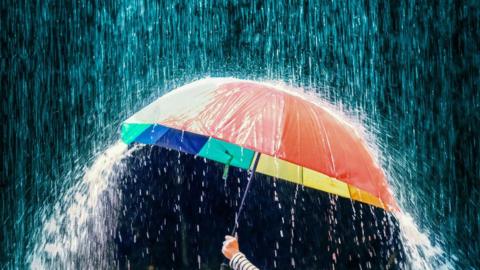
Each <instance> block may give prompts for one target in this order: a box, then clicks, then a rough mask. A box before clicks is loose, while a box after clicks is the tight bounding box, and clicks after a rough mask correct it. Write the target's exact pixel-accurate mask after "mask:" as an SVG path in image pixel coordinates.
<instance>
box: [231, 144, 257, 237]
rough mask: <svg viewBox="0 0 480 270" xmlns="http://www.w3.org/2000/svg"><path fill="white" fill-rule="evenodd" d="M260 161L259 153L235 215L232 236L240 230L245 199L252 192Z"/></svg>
mask: <svg viewBox="0 0 480 270" xmlns="http://www.w3.org/2000/svg"><path fill="white" fill-rule="evenodd" d="M259 160H260V153H257V155H256V157H255V162H254V163H253V167H252V169H251V170H250V175H249V176H248V182H247V187H246V188H245V191H244V192H243V197H242V202H241V203H240V206H239V207H238V211H237V213H236V214H235V224H234V225H233V229H232V233H231V235H232V236H234V235H235V232H236V231H237V229H238V219H239V218H240V214H241V213H242V210H243V205H244V204H245V198H246V197H247V194H248V191H249V190H250V185H251V184H252V180H253V176H254V175H255V170H256V169H257V165H258V161H259Z"/></svg>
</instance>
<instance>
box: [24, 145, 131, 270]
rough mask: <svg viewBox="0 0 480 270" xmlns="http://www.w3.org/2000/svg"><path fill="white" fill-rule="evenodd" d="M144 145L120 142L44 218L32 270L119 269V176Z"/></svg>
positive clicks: (34, 251) (30, 259)
mask: <svg viewBox="0 0 480 270" xmlns="http://www.w3.org/2000/svg"><path fill="white" fill-rule="evenodd" d="M136 149H138V146H135V147H132V148H130V149H128V148H127V145H126V144H124V143H123V142H120V141H119V142H117V143H115V144H114V145H112V146H110V147H109V148H108V149H107V150H106V151H105V152H103V153H102V154H100V155H99V156H98V157H97V158H96V160H95V161H94V163H93V164H92V166H91V167H90V168H88V169H86V170H85V171H84V175H83V177H82V178H81V180H80V181H79V182H78V183H76V184H75V185H74V186H72V187H71V188H70V189H69V190H68V191H67V192H65V193H64V194H63V195H62V197H61V199H60V200H59V202H58V203H57V204H56V205H55V206H54V208H53V213H52V214H51V215H49V216H48V215H46V214H43V217H42V219H43V227H42V228H41V229H40V231H39V232H37V233H36V237H33V239H35V243H34V248H33V251H32V254H30V255H29V256H28V261H29V262H30V268H31V269H52V267H53V268H55V269H74V268H79V267H80V268H83V269H94V268H97V269H107V268H112V267H114V266H115V255H114V252H115V248H114V246H113V245H112V241H113V239H114V236H115V231H114V228H115V224H116V223H115V222H116V220H117V215H118V211H117V210H118V209H119V200H120V198H119V193H118V192H117V191H118V190H117V184H118V183H117V182H116V181H114V180H115V179H114V177H115V175H117V174H118V173H119V172H121V171H122V170H124V169H125V167H124V166H123V164H122V160H123V159H124V158H126V157H128V156H129V155H130V154H131V153H132V152H133V151H135V150H136Z"/></svg>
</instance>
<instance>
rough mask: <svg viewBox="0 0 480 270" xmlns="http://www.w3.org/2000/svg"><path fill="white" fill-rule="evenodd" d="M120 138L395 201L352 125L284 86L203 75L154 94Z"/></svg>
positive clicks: (389, 203)
mask: <svg viewBox="0 0 480 270" xmlns="http://www.w3.org/2000/svg"><path fill="white" fill-rule="evenodd" d="M122 139H123V141H124V142H125V143H127V144H130V143H143V144H155V145H159V146H162V147H165V148H169V149H174V150H178V151H182V152H185V153H190V154H192V155H197V156H200V157H204V158H207V159H211V160H214V161H217V162H220V163H223V164H226V168H227V169H228V167H229V166H235V167H239V168H243V169H251V168H252V167H253V163H254V160H255V157H256V156H257V155H260V156H259V162H258V166H257V167H256V169H255V172H257V173H262V174H266V175H269V176H273V177H276V178H278V179H282V180H285V181H289V182H293V183H295V184H300V185H304V186H306V187H308V188H313V189H317V190H321V191H324V192H328V193H332V194H336V195H338V196H341V197H345V198H350V199H352V200H354V201H359V202H362V203H366V204H369V205H373V206H376V207H380V208H383V209H385V210H395V209H398V207H397V205H396V202H395V200H394V199H393V197H392V195H391V193H390V191H389V189H388V185H387V181H386V177H385V174H384V173H383V171H382V170H381V168H380V167H379V166H378V165H377V163H376V162H375V160H374V158H373V157H372V155H371V153H370V151H369V149H368V147H367V145H366V143H365V141H364V140H363V139H362V137H361V136H360V135H359V132H358V131H357V130H356V128H355V127H354V126H352V125H350V124H349V123H347V122H346V121H344V120H343V119H342V118H341V117H339V116H337V115H336V114H335V113H334V112H332V111H331V110H330V109H329V108H328V106H326V105H325V104H322V103H321V102H319V101H316V99H314V98H312V97H309V96H307V95H306V94H302V93H300V92H297V91H293V90H290V89H287V88H284V87H279V86H276V85H270V84H265V83H258V82H254V81H246V80H238V79H233V78H207V79H203V80H199V81H195V82H193V83H190V84H187V85H185V86H182V87H180V88H177V89H175V90H173V91H171V92H170V93H168V94H166V95H164V96H162V97H160V98H158V99H157V100H156V101H154V102H153V103H151V104H150V105H148V106H146V107H145V108H143V109H142V110H140V111H139V112H137V113H136V114H134V115H133V116H132V117H130V118H128V119H127V120H126V121H125V122H124V123H123V124H122Z"/></svg>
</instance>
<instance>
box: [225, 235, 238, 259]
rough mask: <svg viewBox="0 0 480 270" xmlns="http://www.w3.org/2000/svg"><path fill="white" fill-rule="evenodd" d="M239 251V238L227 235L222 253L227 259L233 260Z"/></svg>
mask: <svg viewBox="0 0 480 270" xmlns="http://www.w3.org/2000/svg"><path fill="white" fill-rule="evenodd" d="M238 252H240V251H239V248H238V240H237V238H235V237H233V236H230V235H225V241H223V247H222V253H223V255H224V256H225V257H227V259H229V260H231V259H232V257H233V256H234V255H235V254H237V253H238Z"/></svg>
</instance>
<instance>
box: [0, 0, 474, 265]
mask: <svg viewBox="0 0 480 270" xmlns="http://www.w3.org/2000/svg"><path fill="white" fill-rule="evenodd" d="M0 12H1V13H0V14H1V19H0V44H1V50H0V53H1V60H0V72H1V74H0V78H1V86H0V87H1V93H2V105H1V110H2V119H3V124H2V140H1V143H2V145H1V149H2V167H1V168H2V169H1V179H0V222H2V226H0V265H1V266H2V269H15V268H25V267H27V266H28V263H29V262H28V261H29V259H28V258H29V254H31V253H32V252H33V251H32V250H34V247H35V245H36V241H37V239H38V238H39V237H40V236H39V235H40V234H41V230H42V229H41V228H42V227H44V225H45V220H46V217H49V216H51V215H53V214H52V213H53V212H54V211H55V210H54V209H56V208H55V207H54V205H55V204H57V203H58V202H59V201H61V199H62V198H63V197H64V196H65V194H66V192H67V190H69V189H70V188H71V187H72V186H75V185H76V184H77V183H78V182H79V181H82V177H84V174H85V171H87V170H88V168H90V167H91V166H92V164H94V161H95V159H96V157H97V156H98V155H100V154H101V153H103V152H104V151H105V150H106V149H107V148H108V147H109V146H111V145H112V144H114V143H115V142H116V141H117V140H118V139H119V126H120V124H121V122H122V121H123V120H124V119H126V118H127V117H128V116H130V115H131V114H132V113H134V112H136V111H137V110H139V109H141V108H142V107H143V106H145V105H147V104H148V103H150V102H152V101H153V100H154V99H156V98H157V97H159V96H161V95H162V94H164V93H166V92H168V91H169V90H172V89H173V88H175V87H177V86H180V85H182V84H184V83H187V82H191V81H193V80H195V79H200V78H203V77H206V76H234V77H238V78H243V79H255V80H262V81H264V80H266V81H281V82H285V83H287V84H289V85H292V86H295V87H302V88H305V89H307V90H308V91H313V92H317V93H318V95H319V96H321V97H322V98H324V99H326V100H328V101H329V102H331V103H333V104H336V106H338V107H339V108H341V109H342V110H344V111H346V112H347V113H348V114H349V115H353V116H354V117H356V118H358V119H360V121H361V123H362V124H363V125H364V126H365V129H366V130H367V132H368V133H369V134H371V135H372V138H371V140H372V141H373V142H374V145H375V146H376V148H377V151H378V156H379V159H380V161H381V163H382V166H383V167H384V168H385V170H386V171H387V173H388V175H389V181H390V182H391V184H392V186H393V191H394V193H395V196H396V198H397V199H398V201H399V203H400V205H401V208H402V209H404V210H405V211H406V212H408V213H410V215H411V216H412V218H413V220H414V222H415V223H416V224H417V225H418V228H419V230H420V231H422V232H425V233H426V234H427V235H428V240H429V241H430V242H431V243H432V245H433V246H436V247H440V248H441V249H442V250H443V252H444V253H442V258H443V260H445V261H449V262H451V263H452V264H453V265H454V267H455V268H459V269H468V268H472V269H474V268H477V267H480V259H479V258H480V256H479V255H480V242H479V241H478V239H480V213H479V210H478V207H479V206H480V131H479V124H480V91H479V78H480V50H479V47H480V30H479V29H480V4H479V3H478V1H468V0H465V1H436V2H435V3H430V1H393V2H388V1H374V0H372V1H352V2H346V1H345V2H344V1H338V2H337V1H273V0H272V1H241V0H238V1H206V0H205V1H140V0H134V1H122V0H117V1H115V0H112V1H8V0H6V1H2V3H1V6H0Z"/></svg>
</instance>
